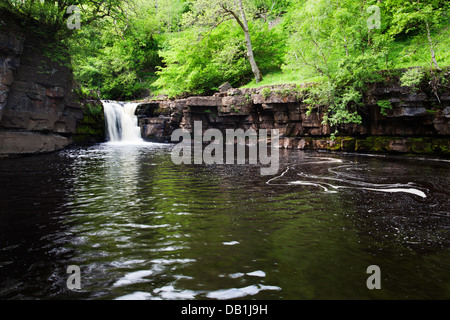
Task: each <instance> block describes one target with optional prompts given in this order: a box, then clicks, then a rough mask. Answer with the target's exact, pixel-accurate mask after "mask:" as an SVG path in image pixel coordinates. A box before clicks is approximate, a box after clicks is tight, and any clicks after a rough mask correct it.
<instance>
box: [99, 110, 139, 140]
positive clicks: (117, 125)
mask: <svg viewBox="0 0 450 320" xmlns="http://www.w3.org/2000/svg"><path fill="white" fill-rule="evenodd" d="M102 102H103V107H104V110H105V120H106V126H107V134H108V135H107V139H108V141H109V142H123V143H142V142H143V139H142V138H141V129H140V128H139V126H138V119H137V116H136V115H135V112H136V108H137V106H138V104H137V103H127V102H117V101H102Z"/></svg>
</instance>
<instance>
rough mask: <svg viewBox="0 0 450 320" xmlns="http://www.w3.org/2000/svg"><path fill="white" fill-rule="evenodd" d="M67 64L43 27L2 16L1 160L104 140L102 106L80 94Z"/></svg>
mask: <svg viewBox="0 0 450 320" xmlns="http://www.w3.org/2000/svg"><path fill="white" fill-rule="evenodd" d="M68 59H69V58H68V56H67V54H65V51H64V47H63V46H62V45H61V44H60V43H58V42H57V41H56V40H53V39H51V37H50V36H48V35H46V34H45V33H43V32H42V30H40V27H39V26H26V27H23V26H22V25H21V24H20V23H19V19H18V18H17V17H15V16H13V15H11V14H9V13H7V12H5V11H2V12H1V13H0V156H5V155H14V154H34V153H41V152H50V151H55V150H60V149H62V148H64V147H66V146H68V145H70V144H72V143H74V142H87V141H91V142H94V141H99V140H102V139H103V137H104V121H102V114H103V113H102V112H100V113H98V112H97V113H96V112H91V111H93V110H94V109H96V108H97V109H98V108H101V107H102V106H101V102H100V101H99V100H98V99H88V98H86V97H83V96H82V95H80V94H79V90H78V88H77V85H76V84H75V83H74V80H73V74H72V70H71V69H70V67H69V65H70V64H69V63H68V62H69V61H68ZM92 116H95V117H97V118H98V119H95V121H93V120H92V119H89V118H92Z"/></svg>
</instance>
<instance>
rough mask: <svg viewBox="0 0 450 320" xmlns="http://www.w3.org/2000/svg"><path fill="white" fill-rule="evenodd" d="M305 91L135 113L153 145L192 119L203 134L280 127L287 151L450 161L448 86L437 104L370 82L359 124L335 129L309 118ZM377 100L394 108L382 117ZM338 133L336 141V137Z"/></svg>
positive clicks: (155, 104)
mask: <svg viewBox="0 0 450 320" xmlns="http://www.w3.org/2000/svg"><path fill="white" fill-rule="evenodd" d="M449 75H450V73H447V74H446V77H447V78H450V77H449ZM307 87H308V85H307V84H305V85H304V86H303V87H300V88H299V87H296V86H290V85H284V86H273V87H265V88H258V89H241V90H239V89H233V88H231V89H228V90H227V91H226V92H219V93H217V94H215V95H214V96H209V97H190V98H187V99H183V100H175V101H164V100H161V101H158V100H154V101H147V102H142V104H141V105H140V106H139V107H138V109H137V114H138V116H139V124H140V126H141V128H142V133H143V137H144V138H145V139H146V140H152V141H155V140H156V141H170V136H171V133H172V132H173V131H174V130H175V129H178V128H182V129H185V130H188V131H190V132H192V128H193V123H194V121H201V122H202V123H203V129H204V130H207V129H210V128H215V129H219V130H221V131H222V132H225V130H226V129H237V128H242V129H244V130H247V129H250V128H252V129H255V130H259V129H278V130H279V132H280V134H281V147H282V148H295V149H304V150H334V151H338V150H341V151H349V152H355V151H356V152H396V153H417V154H439V155H450V152H449V150H450V139H449V137H450V127H449V119H450V116H449V114H450V97H449V94H448V93H449V92H450V90H449V88H446V89H445V90H444V92H441V93H440V97H439V100H440V102H439V101H438V100H437V98H436V96H435V95H434V94H433V93H432V92H429V93H426V92H418V93H414V92H413V91H412V90H411V88H407V87H402V86H401V84H399V83H398V81H394V82H391V83H388V84H387V83H377V84H373V85H372V86H371V87H370V88H369V90H368V91H367V94H366V96H365V97H364V101H365V102H366V103H365V106H364V107H363V108H362V109H361V110H360V115H361V117H362V123H361V124H360V125H356V124H347V125H342V126H339V127H338V128H331V127H330V126H329V125H327V124H324V123H323V112H322V111H321V110H319V109H316V110H313V111H312V112H308V111H309V109H310V107H309V105H308V104H306V103H305V102H304V96H303V94H302V92H304V90H305V89H307ZM379 101H388V102H389V104H390V105H391V107H392V108H391V109H390V110H386V112H385V114H383V112H381V108H380V106H379ZM336 130H338V131H339V135H338V136H337V137H335V138H331V134H333V133H334V132H336Z"/></svg>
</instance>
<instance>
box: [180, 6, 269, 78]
mask: <svg viewBox="0 0 450 320" xmlns="http://www.w3.org/2000/svg"><path fill="white" fill-rule="evenodd" d="M250 8H252V5H251V3H250V2H248V1H246V3H245V5H244V2H243V0H234V1H224V0H212V1H211V0H198V1H196V2H195V4H194V7H193V10H192V11H191V12H190V13H189V15H187V19H186V20H187V21H188V23H189V22H190V23H198V24H200V25H205V26H210V27H211V28H210V31H212V29H214V28H216V27H218V26H219V25H220V24H222V23H223V22H225V21H227V20H232V19H234V20H235V21H236V22H237V23H238V25H239V26H240V28H241V29H242V30H243V31H244V34H245V43H246V47H247V57H248V60H249V62H250V65H251V67H252V71H253V74H254V76H255V80H256V83H259V82H261V81H262V79H263V76H262V74H261V71H260V69H259V67H258V64H257V63H256V60H255V55H254V52H253V45H252V40H251V37H250V31H249V27H248V21H247V14H246V10H249V9H250ZM253 8H254V7H253Z"/></svg>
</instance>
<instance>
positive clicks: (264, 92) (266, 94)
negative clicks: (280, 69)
mask: <svg viewBox="0 0 450 320" xmlns="http://www.w3.org/2000/svg"><path fill="white" fill-rule="evenodd" d="M271 94H272V90H271V89H270V88H264V89H262V90H261V95H262V96H263V98H264V99H269V98H270V95H271Z"/></svg>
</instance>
